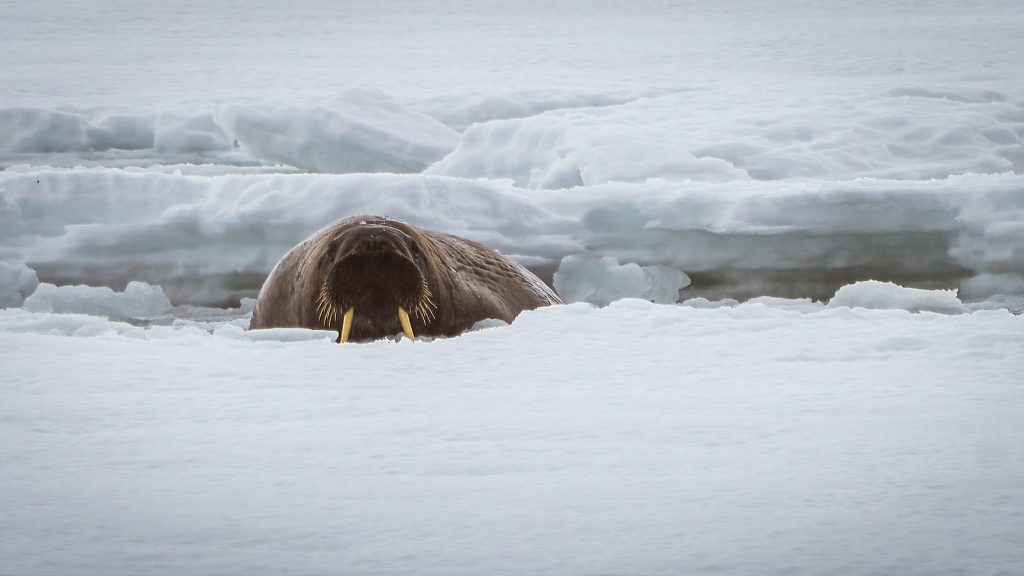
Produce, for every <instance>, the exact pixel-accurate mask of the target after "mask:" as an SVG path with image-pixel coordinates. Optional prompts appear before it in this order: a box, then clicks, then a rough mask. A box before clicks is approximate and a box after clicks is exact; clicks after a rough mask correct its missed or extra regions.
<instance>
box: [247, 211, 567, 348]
mask: <svg viewBox="0 0 1024 576" xmlns="http://www.w3.org/2000/svg"><path fill="white" fill-rule="evenodd" d="M361 223H366V224H378V225H386V226H389V227H393V228H395V229H398V230H400V231H402V232H404V233H406V234H408V235H409V236H410V237H412V239H413V240H414V241H415V242H416V244H417V246H418V247H419V249H420V251H421V252H422V253H423V255H424V263H425V266H424V267H425V268H426V269H422V268H421V272H422V273H423V275H424V276H425V277H426V278H427V283H428V285H429V287H430V291H431V293H432V294H433V301H434V303H435V304H436V306H437V308H436V314H435V316H434V318H433V320H430V321H428V322H424V321H423V320H422V319H420V318H417V317H415V316H413V317H412V328H413V332H414V333H415V334H416V335H417V336H456V335H458V334H461V333H462V332H464V331H466V330H467V329H469V328H470V327H472V326H473V324H475V323H476V322H479V321H480V320H485V319H488V318H497V319H499V320H504V321H505V322H512V320H514V319H515V318H516V316H518V315H519V313H520V312H522V311H524V310H532V309H534V308H538V307H541V306H548V305H551V304H561V303H562V301H561V300H560V299H559V298H558V296H557V295H556V294H555V293H554V291H552V290H551V289H550V288H549V287H548V286H547V285H545V284H544V283H543V282H542V281H541V280H540V279H538V278H537V277H536V276H534V275H533V274H532V273H531V272H529V271H528V270H526V269H525V268H523V267H522V266H520V265H519V264H517V263H516V262H513V261H512V260H509V259H508V258H505V257H504V256H502V255H501V254H499V253H498V252H496V251H494V250H492V249H490V248H488V247H486V246H484V245H482V244H480V243H477V242H473V241H472V240H466V239H464V238H459V237H458V236H452V235H450V234H444V233H441V232H433V231H430V230H423V229H420V228H417V227H415V226H412V225H409V224H406V223H404V222H400V221H398V220H391V219H387V218H381V217H379V216H353V217H351V218H345V219H343V220H339V221H338V222H335V223H334V224H332V225H330V226H328V227H326V228H324V229H323V230H321V231H319V232H317V233H316V234H314V235H313V236H311V237H309V238H308V239H306V240H305V241H304V242H302V243H301V244H299V245H298V246H296V247H295V248H292V250H291V251H290V252H288V254H286V255H285V256H284V258H282V259H281V261H280V262H278V263H277V266H275V267H274V269H273V270H272V271H271V272H270V275H269V276H268V277H267V280H266V282H264V284H263V288H262V289H261V290H260V294H259V298H258V300H257V302H256V308H255V310H254V311H253V315H252V321H251V322H250V325H249V328H250V329H253V330H256V329H261V328H311V329H319V330H325V329H332V330H339V331H340V326H341V317H340V316H341V313H339V314H338V318H337V319H336V320H335V322H334V323H333V324H331V325H330V326H328V325H325V324H324V323H323V322H321V320H320V319H319V318H318V317H317V306H316V300H317V296H318V294H319V291H320V283H321V281H322V278H323V277H324V274H326V273H327V272H328V268H329V267H330V266H331V263H330V262H329V261H328V260H329V258H327V257H326V256H325V251H326V249H327V247H328V246H329V245H330V244H331V242H332V241H334V240H336V239H338V238H339V237H341V236H342V235H344V234H345V233H346V232H347V231H350V230H352V229H353V228H354V227H357V226H359V225H360V224H361ZM381 323H383V325H382V324H381ZM401 332H402V327H401V324H400V323H399V320H398V316H397V310H396V314H395V315H394V316H393V317H391V318H390V319H388V320H377V321H374V320H372V319H368V318H366V317H364V316H361V315H360V314H359V310H356V313H355V318H354V321H353V326H352V333H351V335H350V340H351V341H355V342H365V341H369V340H374V339H377V338H382V337H386V336H388V335H395V334H399V333H401Z"/></svg>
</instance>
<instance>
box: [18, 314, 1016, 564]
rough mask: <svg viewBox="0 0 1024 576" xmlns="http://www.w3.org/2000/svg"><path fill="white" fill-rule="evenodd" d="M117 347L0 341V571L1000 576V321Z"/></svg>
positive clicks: (1011, 497)
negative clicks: (2, 381) (0, 391)
mask: <svg viewBox="0 0 1024 576" xmlns="http://www.w3.org/2000/svg"><path fill="white" fill-rule="evenodd" d="M11 316H17V317H25V316H31V317H39V320H38V322H39V324H40V325H41V326H40V328H39V329H38V332H46V331H47V328H46V325H47V324H52V325H57V324H59V323H65V322H68V321H69V319H71V318H83V317H76V316H71V315H63V314H56V315H50V314H32V313H28V312H24V311H20V310H7V311H3V312H0V326H4V327H8V326H10V325H11V323H12V318H11ZM97 321H98V322H102V323H104V324H105V325H106V326H108V327H112V326H114V325H116V324H118V323H114V322H109V321H107V320H99V319H97ZM121 326H124V327H125V328H123V329H121V334H113V333H110V332H107V333H104V332H102V331H100V330H98V329H95V328H94V329H92V330H91V331H88V332H86V331H83V332H79V333H78V335H79V336H88V337H77V338H67V337H64V336H56V335H39V334H33V333H28V334H25V333H21V334H12V333H10V332H9V331H8V330H7V329H4V330H2V331H0V347H2V349H3V350H5V354H4V355H3V356H0V370H2V371H3V373H4V374H5V375H6V382H7V384H6V385H5V391H4V395H5V402H3V403H2V404H0V421H2V422H3V423H4V424H3V426H4V428H5V434H3V435H2V436H0V462H4V463H6V464H7V468H6V473H5V474H3V475H2V476H0V504H2V505H3V508H4V510H5V514H4V515H3V516H0V529H2V530H3V532H4V534H6V535H7V536H6V537H5V538H4V539H3V540H2V541H0V557H2V558H4V559H5V562H4V565H5V568H6V569H7V570H9V571H11V572H12V573H19V574H57V573H60V574H67V573H77V574H92V573H101V572H105V573H110V572H133V573H166V572H174V573H178V574H201V573H210V572H215V571H220V570H232V571H234V570H244V571H247V572H251V573H267V574H270V573H281V572H284V571H290V572H295V573H303V574H305V573H323V572H329V571H331V570H333V569H335V568H336V567H338V566H345V567H346V570H350V571H352V572H355V573H365V574H395V573H408V572H416V573H420V574H476V573H479V572H480V571H486V572H488V573H531V574H564V573H575V574H589V573H596V572H612V573H643V574H662V573H664V574H669V573H678V571H679V570H681V569H690V568H693V569H700V570H702V571H705V572H709V573H713V574H740V573H742V574H749V573H763V572H764V570H765V567H772V570H774V569H776V567H788V568H786V569H788V570H793V571H798V572H799V571H815V572H817V571H823V572H830V573H844V574H877V573H882V572H887V571H892V570H898V571H900V572H901V573H911V574H915V573H919V574H925V573H927V574H955V573H962V572H975V571H978V570H979V569H981V568H984V569H986V570H990V571H992V572H1004V573H1011V574H1012V573H1016V572H1019V571H1020V570H1021V568H1022V567H1024V557H1022V555H1021V552H1020V550H1021V548H1020V547H1019V546H1017V545H1016V544H1017V540H1019V534H1020V528H1021V519H1020V516H1019V514H1018V513H1017V511H1018V510H1020V508H1021V505H1022V504H1024V489H1022V486H1024V482H1022V480H1024V461H1022V459H1021V454H1020V451H1019V450H1017V449H1016V447H1017V446H1019V445H1020V443H1021V441H1022V440H1024V436H1022V429H1021V427H1020V424H1019V423H1020V422H1021V421H1022V420H1021V419H1022V417H1024V397H1022V394H1021V388H1020V381H1021V376H1022V375H1024V363H1022V358H1021V355H1020V350H1021V346H1022V345H1024V330H1022V328H1024V325H1022V317H1021V316H1014V315H1011V314H1009V313H1007V312H1005V311H1000V312H976V313H973V314H963V315H955V316H948V315H938V314H909V313H907V312H902V311H879V310H864V309H856V310H851V309H848V308H840V309H835V310H831V309H829V310H823V311H821V312H817V313H811V314H801V313H797V312H793V311H786V310H781V309H775V308H772V307H769V306H765V305H763V304H744V305H740V306H738V307H735V308H724V309H718V310H701V309H695V308H689V307H677V306H659V305H653V304H650V303H646V302H643V301H640V300H623V301H619V302H617V303H614V304H612V305H611V306H609V307H606V308H593V307H591V306H589V305H583V304H575V305H567V306H562V307H556V308H549V309H542V310H538V311H534V312H530V313H527V314H525V315H523V316H522V317H521V318H520V319H518V320H517V321H516V322H515V323H513V324H512V325H511V326H507V327H501V328H490V329H486V330H482V331H479V332H474V333H470V334H467V335H465V336H463V337H460V338H454V339H448V340H435V341H434V342H431V343H426V342H415V343H409V342H405V341H400V342H398V343H391V342H378V343H374V344H368V345H352V346H338V345H335V344H333V343H332V342H331V341H330V335H327V334H326V333H317V332H307V331H301V332H307V333H308V334H310V336H311V337H314V336H318V335H320V334H325V336H326V337H316V338H314V339H313V340H311V341H286V340H287V339H286V338H285V337H283V336H281V335H280V334H281V331H270V332H261V333H260V334H261V336H262V335H265V337H262V338H260V340H259V341H253V340H251V339H241V340H240V339H236V338H235V337H236V336H241V335H242V334H245V332H243V331H242V329H241V328H237V329H234V330H226V329H221V330H218V331H217V332H215V333H213V334H212V335H211V334H208V333H206V332H203V331H197V330H195V329H180V330H177V329H174V328H170V327H161V326H156V327H153V328H151V329H149V330H144V329H143V328H139V327H131V326H129V325H127V324H121ZM254 334H255V333H254ZM112 350H117V351H118V353H117V355H116V356H113V357H112V356H111V355H110V352H111V351H112ZM58 358H59V359H60V360H59V361H56V362H55V361H54V359H58ZM300 375H301V376H300ZM808 551H813V553H810V552H808ZM779 569H782V568H779Z"/></svg>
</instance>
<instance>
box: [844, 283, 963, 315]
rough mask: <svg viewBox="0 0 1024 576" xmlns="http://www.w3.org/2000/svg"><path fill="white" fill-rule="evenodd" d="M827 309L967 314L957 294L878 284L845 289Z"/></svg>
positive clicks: (854, 285) (863, 284)
mask: <svg viewBox="0 0 1024 576" xmlns="http://www.w3.org/2000/svg"><path fill="white" fill-rule="evenodd" d="M827 307H828V308H836V307H847V308H873V309H894V310H907V311H910V312H941V313H945V314H955V313H959V312H966V311H967V308H966V307H964V305H963V303H962V302H961V301H960V299H959V298H957V297H956V291H955V290H920V289H917V288H904V287H903V286H899V285H897V284H893V283H892V282H878V281H875V280H868V281H864V282H857V283H856V284H851V285H849V286H843V287H842V288H840V289H839V291H838V292H836V295H835V296H834V297H833V298H832V300H831V301H830V302H829V303H828V306H827Z"/></svg>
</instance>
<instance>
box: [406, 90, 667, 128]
mask: <svg viewBox="0 0 1024 576" xmlns="http://www.w3.org/2000/svg"><path fill="white" fill-rule="evenodd" d="M665 92H666V91H664V90H654V89H650V90H644V91H639V92H638V91H622V90H619V91H614V90H612V91H605V92H595V91H585V92H570V91H566V90H517V91H512V92H500V93H489V94H488V93H477V92H470V93H465V94H454V95H448V96H436V97H433V98H428V99H425V100H421V101H414V102H411V103H410V107H412V108H414V109H416V110H419V111H421V112H424V113H425V114H429V115H430V116H433V117H434V118H437V119H438V120H440V121H441V122H444V123H445V124H446V125H448V126H451V127H452V128H454V129H456V130H458V131H460V132H461V131H463V130H465V129H466V128H468V127H469V126H470V125H472V124H476V123H478V122H488V121H490V120H505V119H509V118H525V117H527V116H534V115H537V114H540V113H542V112H547V111H550V110H559V109H566V108H591V107H601V106H613V105H617V104H625V103H627V102H632V101H634V100H639V99H640V98H645V97H651V96H657V95H660V94H663V93H665Z"/></svg>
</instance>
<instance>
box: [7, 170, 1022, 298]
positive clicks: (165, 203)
mask: <svg viewBox="0 0 1024 576" xmlns="http://www.w3.org/2000/svg"><path fill="white" fill-rule="evenodd" d="M1022 190H1024V177H1022V176H1017V175H1012V174H1003V175H968V176H958V177H950V178H946V179H944V180H937V181H928V182H915V181H898V180H877V179H861V180H856V181H851V182H799V181H785V182H750V181H737V182H730V183H718V184H714V183H700V182H666V181H650V182H646V183H643V184H605V185H602V186H590V187H586V188H577V189H572V190H561V191H533V190H529V189H520V188H516V187H513V186H510V185H507V184H502V183H488V182H480V181H470V180H466V179H461V178H447V177H439V176H400V175H338V176H334V175H272V176H271V175H222V176H212V177H202V176H183V175H177V174H160V173H148V172H129V171H123V170H110V169H105V170H100V169H96V170H67V171H62V170H56V171H33V172H29V173H25V174H19V173H17V172H10V171H8V172H4V173H0V222H3V223H4V226H3V229H2V231H0V239H2V242H0V259H3V260H6V261H8V262H12V263H13V262H20V263H25V264H27V265H28V267H30V268H32V269H33V270H35V271H36V272H37V273H38V275H39V279H40V280H42V281H44V282H49V283H52V284H58V285H60V284H80V283H81V284H89V285H100V286H104V285H105V286H110V287H112V288H115V289H121V288H123V287H124V286H125V285H126V284H127V283H128V282H129V281H131V280H139V281H143V282H148V283H151V284H159V285H161V286H163V288H164V290H165V291H166V292H167V295H168V296H169V297H170V299H171V301H172V302H176V303H193V304H210V303H218V304H229V305H235V304H237V302H238V300H239V298H241V297H243V296H248V297H252V296H254V295H255V294H256V291H257V290H258V288H259V286H260V285H261V283H262V281H263V279H264V277H265V275H266V273H267V272H268V271H269V270H270V268H271V267H272V266H273V265H274V263H276V261H277V260H278V259H279V258H280V257H281V256H282V255H283V254H284V253H285V252H287V251H288V250H289V249H290V248H291V247H292V246H294V245H295V244H297V243H298V242H300V241H301V240H303V239H304V238H305V237H306V236H308V235H309V234H311V233H313V232H315V231H316V230H318V229H320V228H321V227H323V226H325V225H327V224H329V223H331V222H333V221H334V220H336V219H338V218H340V217H343V216H349V215H355V214H380V215H387V216H391V217H394V218H399V219H402V220H407V221H409V222H411V223H413V224H416V225H419V226H423V227H426V228H432V229H437V230H442V231H445V232H449V233H453V234H457V235H461V236H466V237H469V238H472V239H475V240H478V241H481V242H483V243H485V244H487V245H489V246H492V247H494V248H496V249H498V250H500V251H501V252H502V253H504V254H506V255H508V256H510V257H512V258H514V259H516V260H518V261H519V262H520V263H522V264H524V265H526V266H527V267H528V268H530V269H531V270H533V271H534V272H536V273H538V275H540V276H541V277H542V278H543V279H545V280H547V281H549V282H550V281H552V279H553V275H554V272H555V271H556V269H557V268H558V265H559V263H560V262H561V261H562V259H563V258H565V257H567V256H575V255H579V254H585V253H590V254H597V255H600V256H602V257H605V256H607V257H611V258H614V259H616V260H617V262H618V264H619V265H623V266H626V265H632V264H635V265H638V266H648V267H650V266H662V267H667V268H670V269H672V270H674V271H676V272H678V273H680V274H685V275H687V277H688V278H689V279H690V280H691V281H692V283H691V284H690V285H689V286H688V287H687V288H686V289H684V290H683V291H682V292H681V294H680V295H681V297H682V298H684V299H686V298H693V297H700V296H705V297H709V298H713V299H716V298H726V297H728V298H741V299H743V298H750V297H754V296H761V295H773V296H783V297H813V298H816V299H826V298H828V297H830V296H831V295H832V294H833V293H834V292H835V291H836V289H838V288H839V287H840V286H843V285H845V284H850V283H852V282H855V281H857V280H870V279H874V280H880V281H891V282H897V283H899V284H902V285H904V286H908V287H917V288H946V289H955V288H960V287H961V285H963V287H965V288H966V289H967V291H966V292H965V295H967V294H969V296H970V297H971V298H972V299H982V298H985V297H986V296H988V295H991V294H998V293H1004V294H1005V293H1016V292H1019V291H1020V288H1021V286H1024V272H1022V271H1024V248H1022V246H1024V227H1022V226H1021V225H1020V221H1021V218H1022V216H1021V215H1022V214H1024V194H1022ZM673 274H675V273H673ZM678 278H682V277H681V276H678ZM673 282H674V281H673ZM680 287H682V284H680ZM641 292H642V291H641ZM622 294H623V295H632V296H640V295H642V293H636V291H635V290H627V291H625V292H623V293H622Z"/></svg>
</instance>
